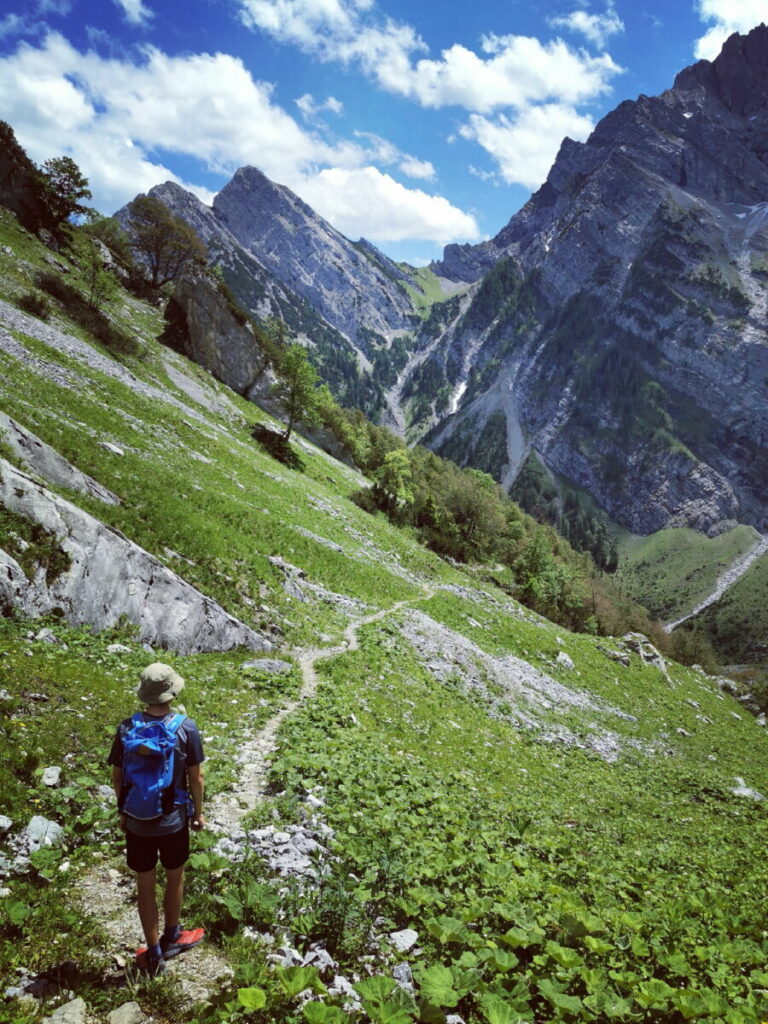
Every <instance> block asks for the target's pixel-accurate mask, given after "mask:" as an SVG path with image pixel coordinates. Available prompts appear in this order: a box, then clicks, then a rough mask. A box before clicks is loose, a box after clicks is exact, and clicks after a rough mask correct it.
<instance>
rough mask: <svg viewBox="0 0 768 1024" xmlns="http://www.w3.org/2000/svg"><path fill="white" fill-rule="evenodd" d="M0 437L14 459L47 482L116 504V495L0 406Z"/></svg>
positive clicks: (118, 502) (108, 503)
mask: <svg viewBox="0 0 768 1024" xmlns="http://www.w3.org/2000/svg"><path fill="white" fill-rule="evenodd" d="M0 441H2V442H4V443H5V444H6V445H8V447H9V448H10V449H11V451H12V452H13V453H14V455H15V456H16V458H17V459H19V461H20V462H22V463H24V465H25V466H26V467H27V468H28V469H29V470H30V471H32V472H33V473H37V474H38V475H39V476H41V477H42V478H43V479H44V480H47V481H48V483H50V484H55V485H57V486H58V487H68V488H70V489H71V490H73V491H79V492H80V493H81V494H87V495H89V496H90V497H92V498H96V499H97V500H98V501H103V502H105V503H106V504H107V505H119V504H120V499H119V498H118V497H117V495H116V494H113V493H112V491H110V490H109V489H108V488H106V487H103V486H102V485H101V484H100V483H99V482H98V481H97V480H94V479H93V477H91V476H88V474H87V473H82V472H81V471H80V470H79V469H78V468H77V467H76V466H73V465H72V463H71V462H67V460H66V459H65V458H64V457H63V455H59V453H58V452H57V451H56V450H55V449H53V448H51V446H50V445H48V444H46V443H45V442H44V441H41V440H40V438H39V437H37V436H36V435H35V434H33V433H32V431H31V430H27V428H26V427H23V426H22V425H21V424H20V423H18V422H17V421H16V420H12V419H11V417H10V416H6V414H5V413H4V412H2V411H1V410H0Z"/></svg>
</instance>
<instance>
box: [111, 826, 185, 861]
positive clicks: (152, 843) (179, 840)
mask: <svg viewBox="0 0 768 1024" xmlns="http://www.w3.org/2000/svg"><path fill="white" fill-rule="evenodd" d="M125 853H126V860H127V861H128V867H129V868H130V869H131V870H132V871H151V870H152V869H153V868H154V867H156V865H157V857H158V854H159V855H160V863H161V864H162V865H163V867H164V868H165V869H166V871H174V870H175V869H176V868H180V867H182V866H183V865H184V864H186V862H187V857H189V826H188V825H185V826H184V827H183V828H180V829H179V831H178V832H171V834H170V835H167V836H137V835H136V834H135V833H134V832H131V831H130V830H127V829H126V833H125Z"/></svg>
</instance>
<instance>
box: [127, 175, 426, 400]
mask: <svg viewBox="0 0 768 1024" xmlns="http://www.w3.org/2000/svg"><path fill="white" fill-rule="evenodd" d="M150 194H151V195H152V196H154V197H155V198H157V199H159V200H160V201H161V202H163V203H164V204H165V205H166V206H167V207H168V208H169V209H170V210H171V211H172V212H173V213H174V214H175V215H176V216H178V217H181V218H182V219H183V220H184V221H186V222H187V223H188V224H189V225H190V226H191V227H193V228H194V230H195V231H196V232H197V234H198V235H199V236H200V238H201V239H202V240H203V241H204V242H205V244H206V246H207V248H208V251H209V254H210V258H211V261H212V262H213V263H215V264H217V265H218V266H220V267H221V270H222V272H223V275H224V279H225V281H226V282H227V284H228V285H229V287H230V289H231V290H232V292H233V294H234V295H235V297H236V299H237V300H238V302H240V303H241V304H242V305H243V307H244V308H246V309H247V310H249V311H250V312H251V313H252V314H254V315H255V316H257V317H258V318H260V319H262V320H265V319H268V318H270V317H277V318H279V319H280V320H282V321H283V322H284V323H285V325H286V327H287V329H288V331H289V332H290V333H291V334H292V335H293V336H296V337H299V338H303V339H304V340H306V341H307V343H308V344H309V346H310V353H311V357H312V359H313V361H314V362H315V364H316V365H317V367H318V369H319V370H320V372H321V374H322V376H323V378H324V379H325V380H326V381H327V382H328V384H329V385H330V387H331V389H332V390H333V391H334V393H335V394H336V395H337V396H338V397H339V398H340V400H342V401H343V402H344V403H345V404H346V405H348V406H358V407H360V408H362V409H365V410H366V411H368V412H369V413H371V414H378V413H380V412H381V411H382V410H383V409H384V408H385V405H386V402H385V398H384V387H383V384H382V380H381V377H382V376H383V377H385V378H386V377H387V376H388V374H387V372H386V368H388V367H389V364H390V362H391V357H390V349H391V347H392V342H393V340H394V339H395V337H396V336H398V335H399V336H400V337H402V338H404V339H407V338H409V337H410V335H411V333H412V330H413V328H415V327H417V326H418V325H419V324H420V322H421V317H420V314H419V312H418V310H419V309H420V308H421V309H423V307H424V306H425V305H426V306H428V305H429V301H428V300H427V298H426V296H425V295H424V285H423V278H424V272H421V274H419V272H417V271H410V270H409V268H407V267H403V266H400V265H398V264H395V263H393V262H392V260H390V259H389V258H388V257H387V256H385V255H384V254H383V253H382V252H380V251H379V250H378V249H377V248H376V247H375V246H374V245H372V244H371V243H370V242H368V241H366V240H365V239H360V240H359V241H358V242H356V243H353V242H350V241H349V239H347V238H345V237H344V236H343V235H341V234H340V233H339V232H338V231H336V230H335V229H334V228H333V227H331V225H330V224H329V223H328V222H327V221H325V220H324V219H323V218H322V217H320V216H319V215H318V214H316V213H315V212H314V211H313V210H311V209H310V207H308V206H307V205H306V203H304V202H302V200H301V199H299V198H298V196H296V195H295V194H294V193H293V192H291V190H290V189H288V188H286V187H285V186H283V185H278V184H276V183H274V182H272V181H270V179H269V178H267V177H266V176H265V175H264V174H262V173H261V171H259V170H257V169H256V168H255V167H242V168H240V170H239V171H237V173H236V174H235V176H234V177H233V179H232V180H231V181H230V182H229V184H227V185H226V186H225V187H224V188H223V189H222V191H221V192H220V193H219V194H218V195H217V196H216V198H215V200H214V203H213V206H212V207H208V206H206V205H205V204H204V203H202V202H201V201H200V200H199V199H198V198H197V197H196V196H194V195H193V194H192V193H190V192H187V191H186V190H185V189H183V188H181V187H180V186H179V185H176V184H174V183H173V182H166V183H165V184H163V185H158V186H156V187H155V188H153V189H152V190H151V191H150ZM116 216H117V218H118V220H120V221H121V223H123V224H124V225H127V223H128V217H129V214H128V207H124V208H123V209H121V210H119V211H118V212H117V214H116ZM429 276H430V277H431V276H432V275H429ZM382 369H384V370H385V372H384V373H383V374H382V373H381V371H382ZM395 373H396V371H395Z"/></svg>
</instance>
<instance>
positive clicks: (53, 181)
mask: <svg viewBox="0 0 768 1024" xmlns="http://www.w3.org/2000/svg"><path fill="white" fill-rule="evenodd" d="M40 175H41V179H40V181H41V192H42V200H43V202H44V203H45V207H46V209H47V210H48V215H49V216H50V218H51V223H52V225H53V227H54V228H59V227H60V226H61V225H62V224H63V223H64V222H65V221H67V220H69V218H70V217H71V216H73V215H74V214H85V213H86V212H87V210H88V207H87V206H84V205H83V204H82V203H81V202H80V200H81V199H90V198H91V190H90V189H89V188H88V179H87V178H86V177H85V176H84V175H83V173H82V172H81V170H80V168H79V167H78V166H77V164H76V163H75V161H74V160H73V159H72V157H69V156H58V157H54V158H53V159H52V160H46V161H45V163H44V164H43V166H42V167H41V168H40Z"/></svg>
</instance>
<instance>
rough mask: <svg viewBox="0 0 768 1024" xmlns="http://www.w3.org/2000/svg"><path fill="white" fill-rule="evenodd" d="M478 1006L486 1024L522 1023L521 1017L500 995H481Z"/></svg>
mask: <svg viewBox="0 0 768 1024" xmlns="http://www.w3.org/2000/svg"><path fill="white" fill-rule="evenodd" d="M480 1008H481V1010H482V1011H483V1014H484V1016H485V1019H486V1021H487V1022H488V1024H522V1021H523V1018H522V1017H521V1016H520V1014H519V1013H518V1012H517V1010H516V1009H515V1008H514V1007H513V1006H510V1005H509V1003H507V1002H505V1000H504V999H502V998H501V996H496V995H491V994H487V995H484V996H481V998H480Z"/></svg>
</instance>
